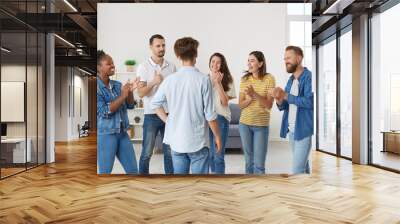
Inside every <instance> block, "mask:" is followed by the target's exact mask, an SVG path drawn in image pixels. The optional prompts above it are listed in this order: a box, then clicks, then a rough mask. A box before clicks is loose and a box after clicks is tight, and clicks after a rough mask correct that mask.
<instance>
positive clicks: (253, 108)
mask: <svg viewBox="0 0 400 224" xmlns="http://www.w3.org/2000/svg"><path fill="white" fill-rule="evenodd" d="M250 85H252V86H253V88H254V91H255V92H256V93H257V94H259V95H261V96H264V97H265V96H267V94H268V90H270V89H272V88H275V78H274V76H272V75H271V74H267V75H265V76H264V77H263V79H255V78H254V77H253V76H248V77H247V78H242V80H241V81H240V94H241V95H242V94H243V95H246V93H245V92H244V91H245V89H246V88H247V87H248V86H250ZM248 97H249V96H248V95H246V99H247V98H248ZM270 114H271V110H270V109H268V108H266V107H264V106H263V105H262V104H261V102H260V101H258V100H253V101H252V102H251V103H250V104H249V105H248V106H247V107H246V108H244V109H242V112H241V115H240V123H242V124H245V125H251V126H269V120H270Z"/></svg>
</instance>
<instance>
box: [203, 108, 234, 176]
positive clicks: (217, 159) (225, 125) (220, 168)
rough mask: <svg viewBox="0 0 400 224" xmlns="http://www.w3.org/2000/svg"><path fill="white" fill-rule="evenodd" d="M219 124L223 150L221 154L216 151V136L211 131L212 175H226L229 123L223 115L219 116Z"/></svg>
mask: <svg viewBox="0 0 400 224" xmlns="http://www.w3.org/2000/svg"><path fill="white" fill-rule="evenodd" d="M217 122H218V126H219V130H220V133H221V141H222V148H221V151H220V152H219V153H217V152H216V151H215V142H214V134H213V133H212V131H211V129H210V154H209V157H208V158H209V162H208V163H209V165H210V169H211V172H212V173H216V174H224V173H225V158H224V157H225V145H226V140H227V139H228V131H229V130H228V129H229V121H228V120H227V119H226V118H225V117H224V116H221V115H218V117H217Z"/></svg>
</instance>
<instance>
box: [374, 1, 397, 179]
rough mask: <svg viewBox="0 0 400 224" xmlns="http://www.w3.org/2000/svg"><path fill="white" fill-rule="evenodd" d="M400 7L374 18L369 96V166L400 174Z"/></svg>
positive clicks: (377, 14) (378, 14)
mask: <svg viewBox="0 0 400 224" xmlns="http://www.w3.org/2000/svg"><path fill="white" fill-rule="evenodd" d="M398 21H400V4H397V5H394V6H393V7H392V8H389V9H387V10H386V11H383V12H381V13H376V14H373V15H372V17H371V18H370V22H371V31H370V35H371V52H370V54H371V77H370V96H369V98H370V99H369V104H370V110H369V116H370V118H369V119H370V126H369V127H370V130H369V131H370V142H371V144H370V147H371V148H370V151H369V156H370V157H369V162H370V163H371V164H373V165H376V166H379V167H381V168H385V169H390V170H393V171H396V172H400V100H399V96H400V71H399V66H398V54H399V52H400V44H399V42H398V41H399V39H400V33H399V32H398V29H396V27H397V26H398Z"/></svg>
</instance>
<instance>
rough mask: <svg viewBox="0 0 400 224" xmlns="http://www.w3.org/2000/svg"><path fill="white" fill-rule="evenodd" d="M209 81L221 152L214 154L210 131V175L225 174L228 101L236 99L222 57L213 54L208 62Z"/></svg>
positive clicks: (224, 60) (228, 115)
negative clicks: (216, 115)
mask: <svg viewBox="0 0 400 224" xmlns="http://www.w3.org/2000/svg"><path fill="white" fill-rule="evenodd" d="M209 68H210V79H211V81H212V84H213V97H214V106H215V110H216V112H217V114H218V117H217V122H218V126H219V129H220V133H221V140H222V141H221V145H222V146H221V150H220V151H219V152H216V150H215V144H214V135H213V133H212V132H211V131H210V154H209V164H210V169H211V173H216V174H224V173H225V158H224V156H225V143H226V141H227V139H228V130H229V122H230V120H231V111H230V109H229V105H228V101H229V100H231V99H234V98H236V93H235V85H234V83H233V78H232V75H231V73H230V71H229V68H228V64H227V62H226V59H225V57H224V55H222V54H221V53H214V54H212V55H211V57H210V61H209Z"/></svg>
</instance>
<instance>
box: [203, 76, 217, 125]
mask: <svg viewBox="0 0 400 224" xmlns="http://www.w3.org/2000/svg"><path fill="white" fill-rule="evenodd" d="M203 86H204V87H203V93H202V94H203V105H204V115H205V118H206V120H207V121H213V120H215V119H217V112H216V111H215V106H214V99H213V95H212V94H213V91H212V84H211V80H210V79H209V78H208V77H207V80H206V82H205V83H204V85H203Z"/></svg>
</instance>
